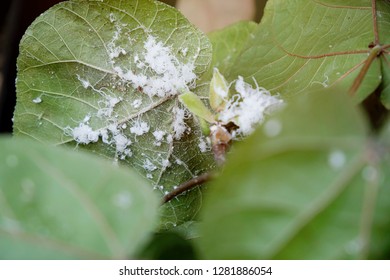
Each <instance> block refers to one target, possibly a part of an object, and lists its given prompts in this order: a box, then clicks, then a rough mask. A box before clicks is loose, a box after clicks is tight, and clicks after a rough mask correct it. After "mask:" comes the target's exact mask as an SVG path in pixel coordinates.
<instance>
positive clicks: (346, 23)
mask: <svg viewBox="0 0 390 280" xmlns="http://www.w3.org/2000/svg"><path fill="white" fill-rule="evenodd" d="M374 4H376V5H374ZM373 11H374V13H373ZM373 14H376V18H377V19H376V20H375V19H374V18H373ZM389 24H390V4H389V2H388V1H369V0H359V1H344V0H318V1H317V0H315V1H312V0H303V1H287V2H286V1H283V0H270V1H268V2H267V6H266V9H265V12H264V17H263V19H262V21H261V23H260V24H259V26H258V28H257V30H256V31H255V32H254V33H253V36H250V37H248V40H247V43H246V46H245V47H244V48H243V50H242V51H241V53H240V54H239V55H238V54H235V55H234V56H236V57H237V58H236V59H235V61H234V63H233V64H232V65H234V66H232V67H230V72H229V73H225V77H227V79H228V80H233V79H236V78H237V76H238V75H241V76H243V77H244V78H246V79H247V80H248V81H250V80H251V79H250V78H251V77H254V78H255V79H256V81H257V83H258V84H259V85H260V86H262V87H265V88H266V89H268V90H269V91H271V92H273V93H277V92H278V93H280V94H282V95H283V96H284V97H290V96H293V95H296V94H301V93H304V92H305V91H306V90H307V89H309V88H310V89H321V88H327V87H330V86H334V85H338V88H343V89H344V90H345V91H347V90H348V89H350V88H351V86H352V84H353V83H354V82H357V85H358V86H357V87H356V89H357V91H356V92H355V96H356V100H357V101H361V100H363V99H365V98H366V97H367V96H368V95H369V94H371V93H372V92H373V91H374V90H375V89H376V88H377V87H378V85H379V84H380V82H381V81H382V80H383V78H382V77H384V76H385V72H384V70H381V68H380V59H386V61H389V54H388V49H389V47H390V45H389V44H390V31H389V30H390V28H389ZM374 45H378V46H380V47H381V52H380V55H379V56H378V57H376V58H373V60H372V61H371V60H369V58H368V54H369V53H370V52H371V48H372V46H374ZM365 64H367V65H366V66H367V68H366V69H365V70H363V68H364V65H365ZM384 67H387V68H388V64H386V65H385V66H384ZM361 71H362V72H361ZM359 73H360V76H359ZM227 74H229V75H227ZM358 76H359V77H358Z"/></svg>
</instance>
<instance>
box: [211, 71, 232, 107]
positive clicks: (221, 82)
mask: <svg viewBox="0 0 390 280" xmlns="http://www.w3.org/2000/svg"><path fill="white" fill-rule="evenodd" d="M209 99H210V106H211V108H213V110H214V111H216V112H219V111H221V110H223V109H224V107H225V104H226V100H228V99H229V85H228V83H227V81H226V80H225V77H224V76H222V75H221V73H219V71H218V68H214V71H213V78H212V79H211V82H210V98H209Z"/></svg>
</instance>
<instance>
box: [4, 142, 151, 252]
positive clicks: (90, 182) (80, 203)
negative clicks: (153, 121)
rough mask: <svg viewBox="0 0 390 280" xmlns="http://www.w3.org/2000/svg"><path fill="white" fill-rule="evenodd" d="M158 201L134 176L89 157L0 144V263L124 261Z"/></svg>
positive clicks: (146, 233) (148, 228)
mask: <svg viewBox="0 0 390 280" xmlns="http://www.w3.org/2000/svg"><path fill="white" fill-rule="evenodd" d="M158 205H159V200H158V198H157V195H156V194H155V193H153V191H152V190H151V188H150V185H149V183H148V182H147V181H146V180H144V179H143V178H141V176H140V175H138V174H137V173H135V172H133V171H131V170H127V169H125V168H119V167H117V166H113V165H112V164H111V163H109V162H106V161H105V160H103V159H100V158H98V157H96V156H94V155H90V154H86V153H84V152H77V153H76V152H73V151H69V150H66V149H64V148H60V147H47V146H46V145H42V144H40V143H37V142H36V141H31V140H28V141H27V140H26V139H17V138H13V139H11V138H4V137H2V138H0V248H1V250H0V259H98V258H99V259H100V258H103V259H109V258H113V259H125V258H129V257H132V256H134V254H135V252H136V251H137V250H139V249H140V247H141V246H142V245H144V243H145V241H147V240H146V239H147V237H148V236H149V235H150V232H151V231H152V230H153V229H154V228H155V226H156V224H157V218H158V215H157V214H158Z"/></svg>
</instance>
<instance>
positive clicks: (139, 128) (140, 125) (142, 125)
mask: <svg viewBox="0 0 390 280" xmlns="http://www.w3.org/2000/svg"><path fill="white" fill-rule="evenodd" d="M149 129H150V127H149V125H148V124H147V123H146V122H143V121H140V120H137V121H135V123H134V124H133V126H132V127H130V132H131V133H133V134H135V135H137V136H141V135H143V134H145V133H148V132H149Z"/></svg>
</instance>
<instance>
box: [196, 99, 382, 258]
mask: <svg viewBox="0 0 390 280" xmlns="http://www.w3.org/2000/svg"><path fill="white" fill-rule="evenodd" d="M351 102H352V100H351V99H350V98H348V97H347V96H346V94H345V93H344V92H320V93H317V94H315V93H312V94H308V95H306V96H304V97H300V98H296V100H295V102H290V103H289V104H288V105H287V107H286V108H285V109H284V110H282V111H281V112H280V113H278V114H275V115H274V116H273V117H271V118H269V119H268V120H267V121H266V122H265V123H264V124H263V125H262V127H261V128H260V129H258V130H257V131H256V132H255V133H254V134H253V135H252V136H250V137H248V138H247V139H246V141H245V142H243V143H241V145H238V146H237V147H236V149H235V150H234V151H233V152H232V154H231V155H230V157H229V158H228V160H227V165H226V167H225V169H224V170H223V172H222V174H221V176H220V178H219V179H217V180H216V181H215V182H214V183H211V184H210V186H209V188H208V190H209V193H208V194H207V199H206V200H205V203H204V207H203V208H202V212H201V218H202V219H203V220H202V222H201V225H200V235H201V238H200V239H199V247H200V252H201V253H202V257H203V258H207V259H220V258H221V259H350V258H351V259H355V258H367V257H369V256H370V254H371V253H370V246H371V245H372V246H374V245H375V246H377V245H378V244H379V243H381V242H382V243H383V241H381V242H379V243H378V241H380V240H379V239H376V240H374V239H373V238H377V237H378V238H379V237H384V235H385V234H387V237H386V242H388V229H389V227H388V226H389V223H390V218H389V215H387V213H388V212H383V211H382V210H383V209H386V208H387V209H388V207H389V205H390V198H389V196H388V195H387V194H388V193H389V191H390V190H389V185H388V184H386V183H385V182H384V181H383V180H382V179H383V176H384V174H388V173H389V171H388V169H387V170H386V169H385V168H384V166H383V168H382V167H381V163H380V161H378V159H380V158H381V152H379V151H377V150H376V148H375V145H374V144H369V143H370V142H369V141H367V125H366V121H365V119H364V117H363V116H362V113H361V112H360V111H359V110H358V109H357V108H356V107H355V106H353V105H352V104H351ZM387 157H388V156H387ZM379 200H381V201H379ZM379 209H380V211H379ZM377 210H378V211H377ZM376 211H377V212H376ZM378 215H381V217H378ZM374 216H375V218H374ZM373 219H374V221H376V219H379V220H381V226H379V225H378V224H377V223H375V224H374V225H373V224H372V220H373ZM374 231H375V232H374ZM371 237H372V238H371Z"/></svg>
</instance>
